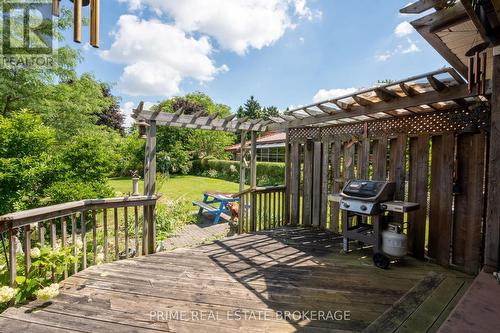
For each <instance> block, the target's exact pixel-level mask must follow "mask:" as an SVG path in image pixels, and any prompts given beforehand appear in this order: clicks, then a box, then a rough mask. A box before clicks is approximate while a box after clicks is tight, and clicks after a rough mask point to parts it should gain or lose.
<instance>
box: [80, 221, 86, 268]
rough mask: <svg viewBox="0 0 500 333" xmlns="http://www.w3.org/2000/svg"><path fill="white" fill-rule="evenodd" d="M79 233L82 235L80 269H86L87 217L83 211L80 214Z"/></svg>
mask: <svg viewBox="0 0 500 333" xmlns="http://www.w3.org/2000/svg"><path fill="white" fill-rule="evenodd" d="M80 223H81V226H80V231H81V233H82V235H81V236H82V244H83V245H82V269H86V268H87V226H86V224H87V217H86V215H85V211H82V212H81V213H80Z"/></svg>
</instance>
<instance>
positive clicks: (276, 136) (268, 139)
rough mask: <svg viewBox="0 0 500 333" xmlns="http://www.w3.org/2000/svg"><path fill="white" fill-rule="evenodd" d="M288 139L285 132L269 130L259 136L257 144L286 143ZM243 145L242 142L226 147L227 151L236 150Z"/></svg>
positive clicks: (246, 144) (248, 142)
mask: <svg viewBox="0 0 500 333" xmlns="http://www.w3.org/2000/svg"><path fill="white" fill-rule="evenodd" d="M285 140H286V133H284V132H277V133H274V132H268V133H265V134H264V135H263V136H261V137H260V138H257V145H271V144H275V143H285ZM250 143H251V142H250V141H247V142H246V143H245V146H250ZM240 147H241V144H240V143H237V144H234V145H232V146H229V147H227V148H226V149H224V150H225V151H236V150H239V149H240Z"/></svg>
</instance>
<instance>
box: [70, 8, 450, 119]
mask: <svg viewBox="0 0 500 333" xmlns="http://www.w3.org/2000/svg"><path fill="white" fill-rule="evenodd" d="M408 2H409V0H403V1H398V0H352V1H346V0H183V1H177V0H104V1H101V3H102V17H101V47H100V49H93V48H89V47H88V45H85V44H83V45H81V46H76V45H75V44H73V43H71V45H73V46H74V47H81V48H82V54H83V55H84V57H85V60H84V61H83V63H82V64H81V65H80V66H79V71H80V72H91V73H93V74H94V75H95V76H96V77H97V78H98V79H99V80H102V81H106V82H109V83H112V84H113V92H114V94H115V95H117V96H120V98H121V104H122V108H123V110H124V111H125V112H127V113H129V112H130V109H131V108H132V106H134V105H137V104H138V102H139V101H141V100H144V101H146V102H152V103H154V102H157V101H159V100H162V99H165V98H168V97H171V96H173V95H182V94H185V93H189V92H192V91H202V92H205V93H207V94H208V95H210V96H211V97H212V98H213V99H214V100H215V101H216V102H219V103H224V104H228V105H229V106H231V107H232V108H233V110H235V109H236V108H237V107H238V106H239V105H241V104H243V103H244V101H245V100H246V99H247V98H248V97H249V96H251V95H253V96H255V97H256V98H257V99H258V100H259V101H260V102H261V104H262V105H264V106H268V105H275V106H277V107H278V108H280V109H285V108H286V107H289V106H292V105H294V106H296V105H303V104H308V103H311V102H312V101H313V100H314V99H315V98H316V99H321V98H327V97H334V96H336V95H338V94H340V93H345V92H349V91H350V90H352V89H355V88H363V87H369V86H372V85H373V84H374V83H376V81H377V80H383V79H394V80H396V79H401V78H405V77H408V76H412V75H415V74H419V73H423V72H427V71H431V70H434V69H437V68H440V67H443V66H446V65H447V63H446V61H445V60H444V59H442V58H441V57H440V56H439V55H438V54H437V53H436V52H435V51H434V50H433V49H432V48H431V47H430V46H429V45H428V44H427V43H426V42H425V41H424V40H423V39H422V38H421V37H420V35H418V33H416V32H415V31H413V29H412V28H411V27H410V26H409V25H408V24H407V23H405V21H411V20H413V19H415V17H414V16H406V15H401V14H399V9H400V8H402V7H404V6H405V5H407V4H408ZM87 10H88V8H87ZM85 13H86V12H84V14H85ZM84 36H85V38H87V36H88V33H87V32H86V31H85V32H84ZM68 37H69V38H70V34H69V33H68ZM68 40H69V39H68Z"/></svg>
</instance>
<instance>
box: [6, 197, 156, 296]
mask: <svg viewBox="0 0 500 333" xmlns="http://www.w3.org/2000/svg"><path fill="white" fill-rule="evenodd" d="M157 199H158V196H135V197H120V198H110V199H92V200H82V201H75V202H69V203H64V204H59V205H54V206H48V207H42V208H36V209H31V210H27V211H21V212H16V213H11V214H7V215H3V216H0V232H1V233H2V235H3V233H4V232H8V252H9V255H8V259H9V260H8V266H9V272H10V285H11V286H14V285H15V281H16V276H17V270H18V267H17V266H18V265H17V260H16V255H17V254H18V253H17V252H18V248H19V243H21V244H22V250H23V252H24V273H25V274H26V275H27V273H28V272H30V268H31V249H32V243H38V246H40V247H41V248H43V247H44V246H45V242H46V241H49V246H50V247H51V248H52V249H55V248H61V249H68V248H69V247H70V246H71V248H72V251H73V255H74V256H75V257H78V262H74V263H73V264H72V266H73V267H65V268H64V273H63V276H61V277H63V278H66V277H68V274H71V273H72V274H74V273H76V272H78V271H79V270H82V269H85V268H87V266H89V265H95V264H96V257H97V254H98V232H99V238H100V239H99V243H102V245H100V246H102V253H103V255H104V262H109V261H113V260H118V259H120V258H121V257H123V258H128V257H129V256H131V255H141V254H148V253H153V252H154V251H155V242H156V240H155V234H156V231H155V205H156V201H157ZM140 207H142V208H143V209H142V212H141V211H140V209H139V208H140ZM129 208H131V209H132V211H131V212H130V213H131V215H129ZM110 210H112V213H110V214H108V212H109V211H110ZM111 216H112V220H111ZM120 222H123V223H120ZM35 225H36V229H37V232H36V233H37V235H36V236H37V237H36V238H37V239H35V240H33V239H32V238H33V237H32V232H33V231H34V226H35ZM68 227H70V235H68ZM47 228H48V235H46V231H47ZM90 231H92V234H91V236H90V237H88V235H87V233H89V234H90ZM101 233H102V234H101ZM109 236H111V237H114V241H113V242H110V240H109ZM131 236H132V237H133V238H132V242H133V243H134V244H133V246H132V247H130V246H129V245H130V243H131ZM69 237H70V238H69ZM88 238H90V240H91V243H90V244H89V239H88ZM79 239H80V240H81V242H79ZM2 241H3V239H2ZM88 245H90V246H92V248H91V251H87V247H88ZM5 250H6V249H4V251H5ZM89 252H90V253H89ZM77 254H79V255H78V256H77ZM88 254H90V258H88V257H87V255H88ZM52 279H53V280H54V281H56V280H57V279H58V277H57V276H56V274H55V273H54V272H53V273H52Z"/></svg>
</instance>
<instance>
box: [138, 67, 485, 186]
mask: <svg viewBox="0 0 500 333" xmlns="http://www.w3.org/2000/svg"><path fill="white" fill-rule="evenodd" d="M483 101H484V99H482V98H481V97H478V96H477V94H475V93H473V92H471V91H469V90H468V86H467V83H466V81H465V80H464V79H463V78H462V77H461V76H460V74H458V73H457V72H456V71H455V70H454V69H452V68H443V69H439V70H436V71H433V72H429V73H424V74H421V75H417V76H412V77H409V78H406V79H403V80H400V81H396V82H390V83H387V84H384V85H379V86H375V87H372V88H369V89H362V90H359V91H357V92H355V93H353V94H349V95H345V96H340V97H337V98H334V99H329V100H325V101H321V102H318V103H314V104H311V105H306V106H302V107H299V108H296V109H293V110H288V111H284V112H283V113H282V114H281V115H280V116H279V117H271V118H270V119H269V120H264V119H248V118H237V115H236V114H231V115H229V116H227V117H225V118H218V115H217V114H215V115H207V114H205V113H204V112H203V111H200V112H198V113H196V114H184V112H183V110H182V109H181V110H177V111H176V112H175V113H166V112H160V111H149V110H144V103H143V102H141V103H140V104H139V106H138V107H137V108H136V109H135V110H134V118H135V119H136V121H137V122H139V123H142V122H144V123H145V124H147V129H146V133H147V134H146V136H147V143H146V160H145V170H144V177H145V190H144V193H145V194H146V195H153V194H154V193H155V189H156V187H155V180H154V177H151V176H150V175H152V174H155V173H156V167H155V165H156V127H157V126H170V127H178V128H191V129H203V130H215V131H225V132H239V133H241V150H242V154H241V161H242V162H243V159H244V158H245V153H246V152H247V151H248V150H250V156H251V162H250V186H251V187H256V138H257V134H258V133H261V132H266V131H287V130H289V129H291V128H303V127H315V128H317V127H327V126H336V125H343V124H353V123H367V122H370V121H377V120H387V119H393V118H401V117H407V116H415V115H424V114H429V113H432V112H438V111H439V112H445V111H451V110H456V109H463V108H467V107H468V106H470V105H477V104H480V103H482V102H483ZM248 132H250V133H251V137H252V139H251V147H245V142H246V139H245V138H246V135H247V133H248ZM248 148H249V149H248ZM240 172H241V177H240V178H241V179H240V190H243V189H244V184H245V169H244V167H243V163H241V169H240Z"/></svg>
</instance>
